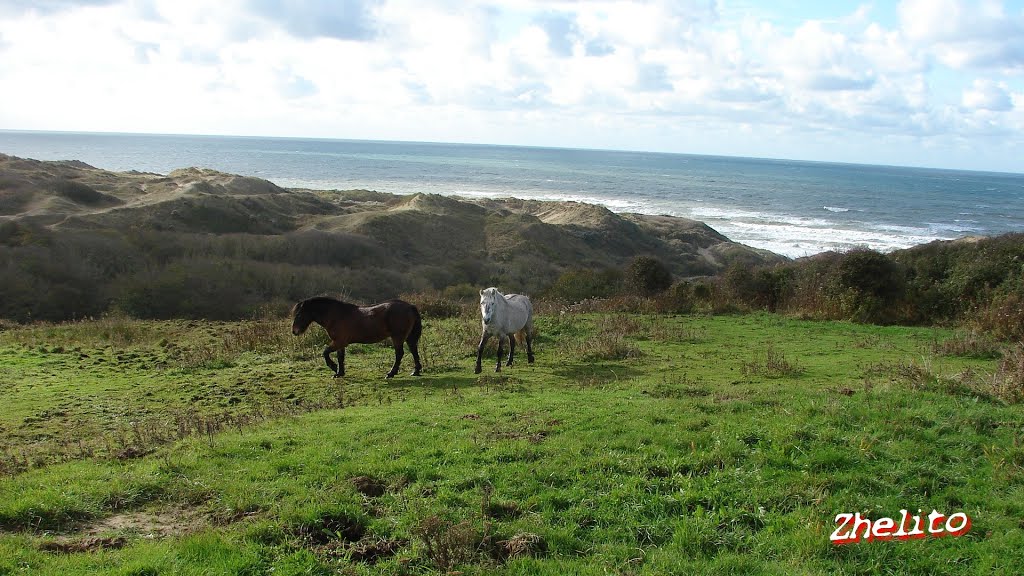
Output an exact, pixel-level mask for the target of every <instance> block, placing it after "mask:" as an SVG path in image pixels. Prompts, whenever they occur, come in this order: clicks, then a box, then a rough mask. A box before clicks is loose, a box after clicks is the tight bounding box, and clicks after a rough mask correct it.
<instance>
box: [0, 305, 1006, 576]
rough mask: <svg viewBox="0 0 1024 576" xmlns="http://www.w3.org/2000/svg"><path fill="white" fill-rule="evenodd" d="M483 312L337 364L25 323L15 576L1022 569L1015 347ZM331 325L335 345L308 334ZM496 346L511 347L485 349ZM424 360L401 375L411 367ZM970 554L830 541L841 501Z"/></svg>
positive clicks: (740, 320) (950, 336)
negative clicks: (502, 338) (500, 355)
mask: <svg viewBox="0 0 1024 576" xmlns="http://www.w3.org/2000/svg"><path fill="white" fill-rule="evenodd" d="M477 322H478V321H477V319H476V318H475V317H474V316H473V314H467V315H466V316H458V317H454V318H450V319H445V320H438V319H428V321H427V322H426V325H425V335H424V338H423V343H422V350H423V353H424V364H425V375H424V376H422V377H420V378H412V377H410V376H407V375H405V374H408V372H409V371H410V370H411V365H408V363H407V365H406V366H404V367H403V372H404V374H403V375H400V376H399V377H398V378H396V379H395V380H392V381H384V380H383V378H382V375H383V373H384V372H385V371H386V370H387V368H388V366H389V364H390V354H391V352H390V350H388V349H387V348H386V347H383V346H362V347H358V346H357V347H353V348H351V349H350V354H349V358H348V363H347V364H348V369H349V376H348V377H346V378H345V379H344V380H343V381H336V380H332V379H330V378H329V377H328V375H329V373H328V370H327V369H326V367H324V366H322V360H321V359H320V357H319V349H320V346H321V341H320V338H322V336H321V335H320V334H319V332H315V333H312V334H310V335H308V336H304V337H302V338H295V337H292V336H291V335H290V333H289V331H288V322H287V320H283V319H270V320H261V321H252V322H243V323H214V322H198V321H196V322H189V321H167V322H163V321H137V320H128V319H122V318H106V319H103V320H97V321H91V322H82V323H74V324H61V325H46V324H40V325H33V326H25V327H16V326H13V325H7V326H6V327H5V329H4V330H3V331H2V332H0V365H3V366H4V371H3V373H2V374H0V391H2V393H3V396H4V399H5V409H4V410H3V411H0V439H2V440H0V441H2V442H3V446H2V447H0V458H2V463H3V464H2V465H3V471H4V474H3V476H2V477H0V574H17V573H23V572H26V571H27V572H31V573H39V574H62V575H72V574H94V573H113V574H170V573H175V574H257V573H259V574H265V573H270V572H271V571H272V573H274V574H332V573H342V574H377V573H385V574H434V573H450V572H452V571H457V572H458V573H463V574H476V573H493V572H497V573H509V574H567V573H576V574H605V573H609V572H610V573H619V574H665V573H712V574H826V573H828V574H874V573H879V572H885V573H890V574H922V573H928V574H963V573H989V574H1012V573H1014V572H1015V571H1016V570H1017V569H1018V568H1019V567H1020V566H1021V565H1024V536H1022V535H1024V530H1022V529H1021V528H1022V527H1021V524H1020V522H1021V518H1022V514H1024V508H1022V502H1024V475H1022V467H1024V444H1022V434H1024V413H1022V407H1021V405H1020V404H1018V403H1016V402H1019V400H1020V399H1021V391H1022V389H1024V388H1022V386H1024V383H1022V375H1024V355H1022V354H1024V353H1022V350H1021V349H1020V347H1019V346H1016V347H1014V346H1007V347H1005V348H1003V349H998V348H991V349H990V348H984V349H983V348H979V347H977V346H974V345H972V344H971V342H972V340H971V338H970V335H967V334H960V333H954V332H951V331H948V330H942V329H925V328H898V327H873V326H865V325H855V324H849V323H845V322H808V321H798V320H789V319H784V318H781V317H777V316H774V315H762V314H755V315H748V316H719V317H705V316H664V315H627V314H593V313H590V314H576V313H572V312H568V313H564V314H558V313H554V314H550V315H543V316H541V317H540V318H539V320H538V326H539V336H538V339H537V344H536V351H537V362H536V363H535V364H533V365H528V364H526V363H525V362H524V360H525V359H524V358H522V357H520V358H519V359H518V362H517V364H516V365H514V366H513V367H511V368H506V369H505V370H504V371H503V372H502V373H501V374H500V375H496V374H494V373H485V374H483V375H481V376H476V375H474V374H473V373H472V366H473V361H474V356H473V353H474V346H475V342H476V339H477V336H478V332H477V330H478V324H477ZM317 330H319V329H317ZM490 354H491V355H490V358H491V359H493V350H492V351H491V353H490ZM407 362H408V361H407ZM904 508H909V509H911V510H912V511H916V510H917V509H918V508H920V509H922V510H924V511H925V513H926V514H927V513H928V512H930V511H931V510H932V509H937V510H938V511H939V512H942V513H945V514H952V513H955V512H965V513H967V514H968V515H969V516H970V517H971V519H972V521H973V525H972V527H971V529H970V532H968V533H967V534H966V535H964V536H961V537H959V538H950V537H947V538H927V539H923V540H912V541H889V542H871V543H860V544H854V545H848V546H842V547H837V546H834V545H832V544H830V542H829V540H828V537H829V535H830V533H831V532H832V531H833V530H834V529H835V524H834V518H835V516H836V514H838V513H841V512H860V513H861V514H864V515H866V516H868V517H871V518H879V517H883V516H890V517H897V516H898V514H899V510H900V509H904Z"/></svg>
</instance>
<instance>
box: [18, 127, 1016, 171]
mask: <svg viewBox="0 0 1024 576" xmlns="http://www.w3.org/2000/svg"><path fill="white" fill-rule="evenodd" d="M4 133H11V134H54V135H85V136H89V135H94V136H156V137H172V138H177V137H180V138H210V139H218V138H219V139H240V140H298V141H310V142H317V141H322V142H348V143H357V142H368V143H379V144H426V145H432V146H435V145H436V146H480V147H486V148H523V149H528V150H531V149H532V150H556V151H557V150H565V151H574V150H576V151H581V152H624V153H636V154H664V155H668V156H694V157H698V158H721V159H729V160H756V161H764V162H786V163H807V164H825V165H836V166H860V167H865V168H872V167H873V168H906V169H911V170H915V169H921V170H935V171H939V172H968V173H977V174H993V175H1002V176H1024V167H1022V169H1021V171H1019V172H1010V171H1003V170H979V169H976V168H948V167H943V166H932V165H924V164H873V163H866V162H849V161H842V160H814V159H807V158H784V157H775V156H744V155H741V154H736V155H733V154H704V153H700V152H674V151H667V150H647V149H638V148H636V149H634V148H587V147H578V146H544V145H540V144H502V143H485V142H454V141H441V140H389V139H377V138H341V137H328V136H261V135H251V134H193V133H188V132H116V131H115V132H98V131H93V130H27V129H18V128H0V134H4ZM0 152H2V151H0ZM36 160H38V158H36ZM66 160H75V158H66ZM181 168H201V166H181Z"/></svg>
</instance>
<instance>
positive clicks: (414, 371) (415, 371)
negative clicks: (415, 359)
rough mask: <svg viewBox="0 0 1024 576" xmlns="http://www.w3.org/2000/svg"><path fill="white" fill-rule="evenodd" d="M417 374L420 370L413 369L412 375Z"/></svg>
mask: <svg viewBox="0 0 1024 576" xmlns="http://www.w3.org/2000/svg"><path fill="white" fill-rule="evenodd" d="M419 375H420V371H419V370H413V373H412V376H419Z"/></svg>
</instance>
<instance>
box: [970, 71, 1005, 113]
mask: <svg viewBox="0 0 1024 576" xmlns="http://www.w3.org/2000/svg"><path fill="white" fill-rule="evenodd" d="M962 104H963V107H964V108H966V109H968V110H989V111H992V112H1006V111H1009V110H1013V97H1012V96H1011V94H1010V92H1009V90H1008V88H1007V85H1006V83H1004V82H993V81H992V80H986V79H977V80H975V81H974V84H973V85H972V86H971V88H970V89H968V90H965V91H964V94H963V99H962Z"/></svg>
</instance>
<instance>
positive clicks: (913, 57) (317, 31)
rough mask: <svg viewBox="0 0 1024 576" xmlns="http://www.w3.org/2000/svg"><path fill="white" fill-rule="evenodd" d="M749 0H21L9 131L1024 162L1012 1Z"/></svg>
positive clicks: (3, 110) (2, 44)
mask: <svg viewBox="0 0 1024 576" xmlns="http://www.w3.org/2000/svg"><path fill="white" fill-rule="evenodd" d="M740 8H742V6H740V7H737V6H735V5H731V3H729V2H727V1H726V0H720V1H718V2H700V1H696V0H693V1H689V2H671V1H668V0H651V1H635V2H630V1H624V0H599V1H593V2H576V1H570V0H555V1H543V0H507V1H499V0H475V1H471V2H462V1H456V0H365V1H361V0H343V1H342V2H341V3H337V2H329V1H327V0H225V1H223V2H215V3H211V2H199V1H186V0H147V1H142V0H123V1H116V0H110V1H106V2H104V1H78V2H76V1H72V0H52V1H50V2H42V3H29V2H22V1H15V2H7V3H3V4H0V82H2V83H3V85H4V86H5V87H12V86H13V87H18V88H19V89H14V90H11V89H5V90H4V91H0V128H22V129H58V130H117V131H159V132H200V133H235V134H266V135H293V136H303V135H306V136H328V137H330V136H334V137H366V138H401V139H429V140H445V139H448V140H461V141H466V140H473V141H490V142H495V143H520V144H544V145H566V146H576V145H579V146H594V145H595V143H596V142H607V143H610V144H609V145H612V146H614V143H615V142H621V143H622V144H621V146H624V147H634V148H661V149H671V150H678V151H689V152H711V151H715V152H722V151H723V149H728V148H729V147H730V146H733V147H735V148H736V149H737V150H741V149H742V150H743V151H744V152H743V153H746V154H750V153H752V152H753V153H756V149H760V150H762V154H763V155H777V154H778V153H779V150H780V148H779V146H778V145H777V142H778V138H780V136H779V135H780V134H785V135H786V138H787V139H788V140H787V141H788V142H790V143H791V148H786V150H790V149H794V150H795V149H796V148H798V146H799V142H800V137H799V136H800V135H801V134H803V135H804V136H805V137H806V141H807V142H808V145H807V147H806V150H805V151H804V152H803V153H802V157H811V158H817V159H828V158H822V157H821V156H820V155H821V154H824V153H826V152H825V151H824V150H825V149H824V148H822V147H821V146H816V145H815V144H814V142H823V141H826V140H827V141H832V142H836V143H837V144H836V146H835V147H830V148H828V150H827V152H828V153H841V150H840V149H839V146H840V144H839V143H841V142H844V141H846V142H850V143H851V150H852V149H854V148H857V149H860V150H864V151H870V150H871V149H872V147H873V145H872V143H877V142H879V141H880V139H879V137H880V136H882V137H883V139H884V140H886V141H891V142H896V141H898V142H900V143H901V145H904V144H906V142H915V141H916V142H917V143H918V144H919V146H920V147H922V148H923V147H925V146H928V147H931V148H933V149H935V148H941V147H942V146H943V145H944V144H943V143H944V142H946V143H949V145H950V146H952V145H953V144H952V143H954V142H960V139H962V138H963V133H964V132H967V133H969V134H971V137H972V138H975V139H977V141H978V142H979V146H982V145H988V144H986V142H991V143H992V144H991V145H992V146H993V147H996V146H999V147H1001V149H1003V150H1005V151H1004V152H1002V154H1003V155H1004V157H1005V158H1012V157H1013V156H1012V154H1013V153H1014V152H1015V151H1016V153H1017V155H1018V156H1019V155H1020V153H1021V152H1024V150H1021V146H1024V144H1022V143H1021V140H1022V138H1021V131H1022V123H1021V118H1020V116H1021V106H1020V104H1019V102H1020V100H1021V93H1022V91H1024V88H1022V86H1021V83H1020V82H1021V76H1022V74H1021V73H1022V72H1024V12H1021V11H1020V10H1017V11H1010V10H1007V9H1006V8H1005V5H1004V4H1003V3H1002V2H998V1H995V0H984V1H982V2H981V3H968V2H965V1H960V0H927V1H925V0H907V1H905V2H901V3H900V4H899V6H898V10H897V13H898V20H897V21H895V22H880V21H877V20H875V19H873V14H874V12H873V11H872V10H871V9H870V8H869V6H868V5H864V6H861V7H859V8H858V9H856V10H855V11H854V12H852V13H849V14H844V13H836V14H835V15H834V17H831V18H828V19H827V20H825V19H806V20H803V21H799V20H797V21H793V20H792V19H789V20H782V19H778V20H776V19H773V16H772V14H771V12H770V11H769V10H770V8H762V9H761V11H760V12H759V13H754V12H751V11H749V10H742V9H740ZM975 78H984V80H975ZM1015 102H1016V103H1017V104H1016V105H1015V104H1014V103H1015ZM682 126H685V127H686V128H685V130H692V131H693V132H692V133H689V132H688V133H686V135H684V131H685V130H684V129H683V128H681V127H682ZM602 131H607V132H602ZM700 134H705V135H709V136H707V137H700V136H699V135H700ZM858 139H862V141H863V145H861V146H859V148H858V147H856V146H854V144H853V143H854V141H857V140H858ZM702 147H703V148H702ZM758 147H760V148H758ZM907 147H908V149H910V148H913V146H910V145H907ZM951 149H952V148H951ZM865 153H867V152H865ZM879 153H880V154H881V152H879ZM833 159H840V160H841V159H844V158H833ZM848 159H857V160H863V159H864V158H862V157H861V156H857V157H856V158H848ZM1008 162H1009V160H1008Z"/></svg>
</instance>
